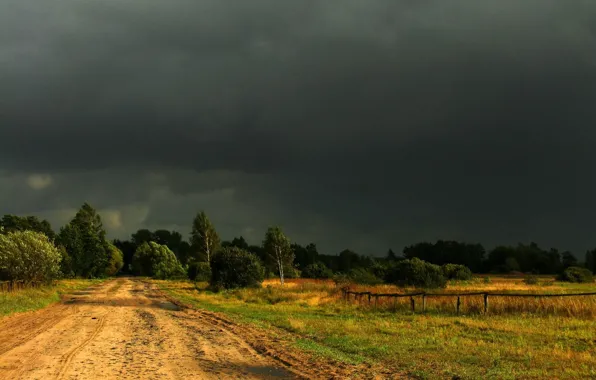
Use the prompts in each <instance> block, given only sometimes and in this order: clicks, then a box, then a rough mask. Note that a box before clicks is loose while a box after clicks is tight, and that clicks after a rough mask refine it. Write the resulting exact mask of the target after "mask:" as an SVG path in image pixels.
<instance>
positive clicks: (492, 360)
mask: <svg viewBox="0 0 596 380" xmlns="http://www.w3.org/2000/svg"><path fill="white" fill-rule="evenodd" d="M157 283H158V284H159V285H160V286H161V287H162V289H164V290H165V291H166V292H167V293H169V294H170V295H172V296H174V297H176V298H178V299H180V300H181V301H183V302H186V303H190V304H193V305H195V306H197V307H201V308H204V309H208V310H211V311H216V312H222V313H225V314H227V315H228V316H230V317H231V318H233V319H235V320H236V321H238V322H244V323H251V324H253V325H256V326H259V327H262V328H265V329H271V327H275V328H279V329H283V330H285V331H288V332H291V333H292V334H294V336H295V338H296V340H295V343H294V344H295V346H296V348H297V349H301V350H304V351H307V352H310V353H311V354H313V355H314V356H321V357H328V358H334V359H336V360H340V361H342V362H346V363H352V364H358V363H363V362H364V363H371V364H377V365H382V366H384V367H389V368H392V369H394V370H395V371H396V372H405V373H407V374H409V375H410V376H413V377H417V378H451V377H454V376H458V377H460V378H470V379H479V378H495V379H514V378H515V379H519V378H535V379H543V378H594V377H596V320H595V318H594V316H595V315H596V300H595V298H596V297H590V298H588V299H586V298H584V299H583V300H581V301H578V300H577V299H574V298H559V297H555V298H551V299H546V300H545V301H540V302H542V304H540V305H538V304H536V305H534V306H532V307H528V306H527V305H524V304H523V303H522V302H526V303H530V304H531V303H532V302H536V301H535V300H534V299H533V297H532V298H529V299H528V298H522V299H511V298H503V299H502V301H497V300H496V299H495V300H491V312H490V313H489V314H488V315H484V314H483V313H481V312H478V310H477V308H476V307H474V304H473V303H472V302H470V303H468V304H466V303H465V302H464V307H463V309H462V311H463V314H462V315H459V316H457V315H455V314H454V313H453V300H451V301H449V300H446V299H443V298H441V299H440V300H441V301H440V302H439V301H437V302H435V304H434V305H433V302H432V301H431V302H429V309H430V310H429V312H428V313H425V314H421V313H411V312H410V311H408V307H409V299H407V300H404V301H403V304H404V305H399V304H398V305H396V306H393V305H392V304H391V305H385V307H381V306H379V307H378V308H376V309H375V308H373V307H371V306H369V305H368V303H364V304H360V305H359V304H354V303H346V302H345V301H343V300H342V299H341V291H340V290H339V289H338V288H337V287H336V286H335V284H333V283H332V282H329V281H313V280H289V281H288V283H287V284H286V286H285V287H284V288H283V289H282V288H281V287H280V286H279V285H278V283H276V282H275V281H267V282H266V283H265V284H264V287H263V288H262V289H243V290H235V291H227V292H220V293H212V292H209V291H207V290H205V285H199V286H197V288H195V286H194V285H193V284H192V283H190V282H184V281H180V282H175V281H172V282H168V281H163V282H157ZM358 288H359V289H358ZM595 288H596V285H595V284H582V285H571V284H562V283H557V282H553V281H552V280H551V279H541V281H540V283H539V284H537V285H526V284H524V283H523V282H522V281H521V280H520V279H506V278H492V279H491V281H490V282H489V283H486V282H485V280H483V279H476V280H473V281H470V282H467V283H453V284H450V285H449V286H448V288H447V289H446V290H445V291H446V292H457V291H468V292H469V291H498V292H506V291H511V292H527V293H540V292H542V293H570V292H588V291H595ZM356 290H367V291H369V290H370V291H374V292H380V293H385V292H395V291H397V290H398V289H396V288H393V287H390V286H385V285H383V286H377V287H357V289H356ZM401 291H403V290H401ZM447 298H450V297H447ZM508 300H509V301H514V302H516V303H515V304H514V305H513V306H511V305H509V306H507V305H508V304H507V302H506V301H508ZM400 302H401V301H400ZM499 302H501V303H502V304H499ZM406 304H407V305H406Z"/></svg>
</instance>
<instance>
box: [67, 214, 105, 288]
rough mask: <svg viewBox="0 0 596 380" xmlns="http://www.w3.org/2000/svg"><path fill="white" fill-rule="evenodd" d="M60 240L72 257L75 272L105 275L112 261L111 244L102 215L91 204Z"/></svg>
mask: <svg viewBox="0 0 596 380" xmlns="http://www.w3.org/2000/svg"><path fill="white" fill-rule="evenodd" d="M57 240H58V243H59V244H61V245H62V246H64V247H65V248H66V250H67V252H68V254H69V256H70V257H71V259H72V268H73V271H74V274H75V275H76V276H80V277H103V276H104V275H105V273H106V268H107V267H108V265H109V262H110V249H109V243H108V241H107V240H106V232H105V230H104V229H103V224H102V222H101V217H100V216H99V214H98V213H97V212H96V211H95V209H94V208H93V207H91V206H90V205H89V204H88V203H85V204H83V206H82V207H81V209H80V210H79V211H78V212H77V214H76V215H75V217H74V218H73V219H72V220H71V221H70V222H69V223H68V224H67V225H66V226H64V227H63V228H62V229H61V230H60V234H59V236H58V239H57Z"/></svg>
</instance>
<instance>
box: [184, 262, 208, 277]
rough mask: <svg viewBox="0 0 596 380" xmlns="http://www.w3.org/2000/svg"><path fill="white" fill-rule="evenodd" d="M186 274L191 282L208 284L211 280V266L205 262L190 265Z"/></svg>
mask: <svg viewBox="0 0 596 380" xmlns="http://www.w3.org/2000/svg"><path fill="white" fill-rule="evenodd" d="M186 274H187V275H188V278H189V279H190V280H191V281H195V282H206V281H209V280H210V279H211V266H209V263H205V262H194V263H190V264H189V265H188V269H187V271H186Z"/></svg>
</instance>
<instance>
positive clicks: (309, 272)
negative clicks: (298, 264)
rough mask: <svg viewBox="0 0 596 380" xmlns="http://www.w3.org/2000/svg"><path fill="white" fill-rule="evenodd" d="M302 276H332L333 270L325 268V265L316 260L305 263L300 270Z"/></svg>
mask: <svg viewBox="0 0 596 380" xmlns="http://www.w3.org/2000/svg"><path fill="white" fill-rule="evenodd" d="M302 277H303V278H318V279H326V278H331V277H333V271H331V269H329V268H327V265H325V264H323V263H321V262H318V263H314V264H309V265H307V266H306V267H305V268H304V270H303V271H302Z"/></svg>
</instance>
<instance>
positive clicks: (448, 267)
mask: <svg viewBox="0 0 596 380" xmlns="http://www.w3.org/2000/svg"><path fill="white" fill-rule="evenodd" d="M441 269H442V270H443V276H445V278H446V279H448V280H461V281H468V280H471V279H472V271H471V270H470V268H468V267H467V266H465V265H460V264H445V265H443V266H442V267H441Z"/></svg>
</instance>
